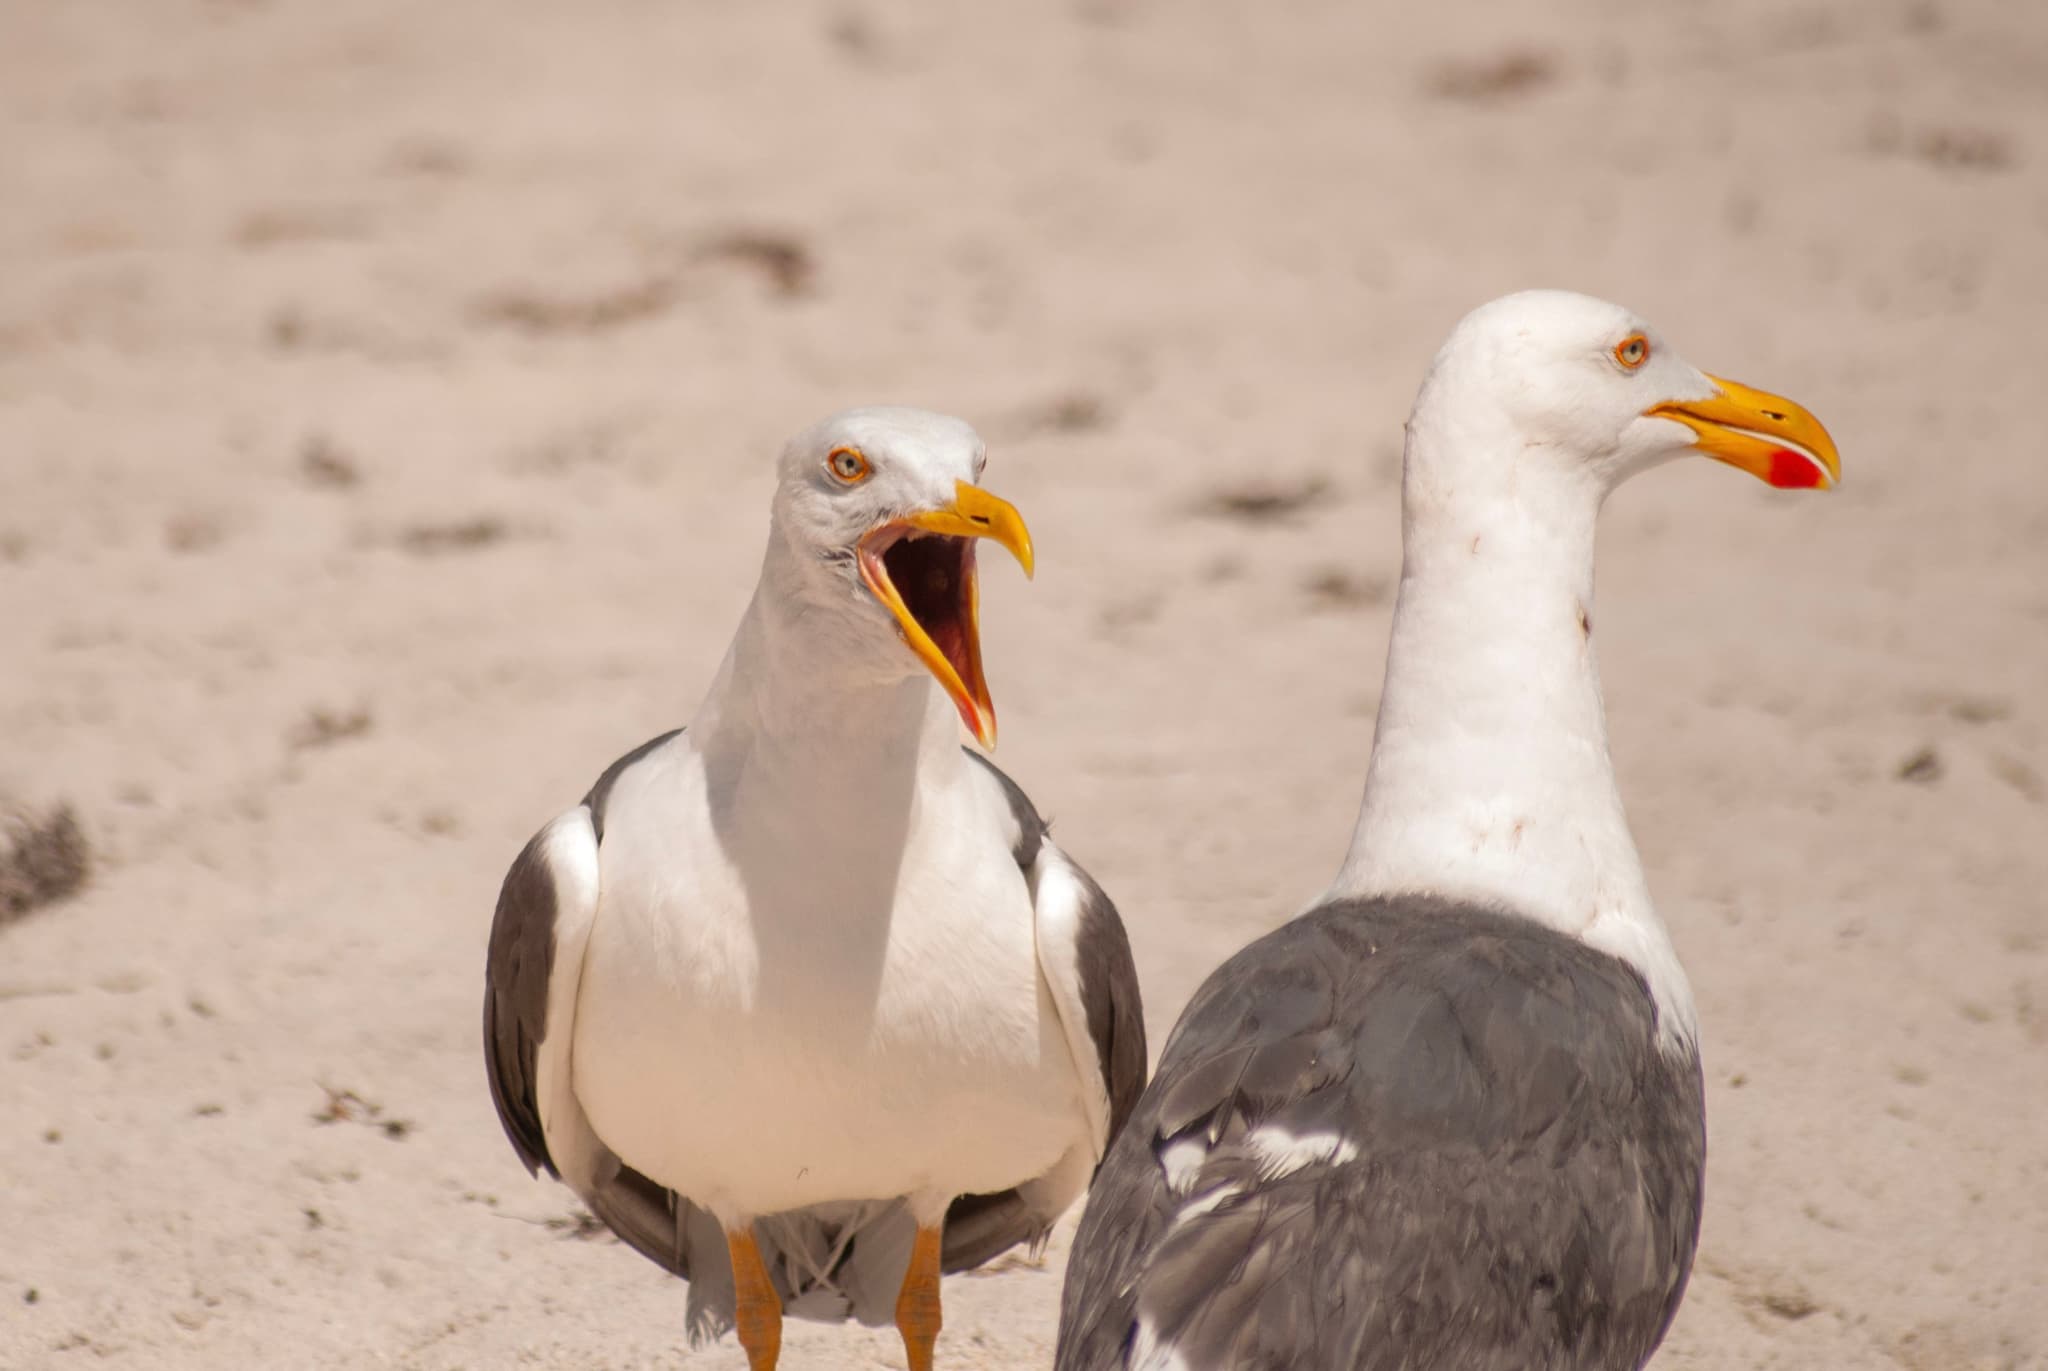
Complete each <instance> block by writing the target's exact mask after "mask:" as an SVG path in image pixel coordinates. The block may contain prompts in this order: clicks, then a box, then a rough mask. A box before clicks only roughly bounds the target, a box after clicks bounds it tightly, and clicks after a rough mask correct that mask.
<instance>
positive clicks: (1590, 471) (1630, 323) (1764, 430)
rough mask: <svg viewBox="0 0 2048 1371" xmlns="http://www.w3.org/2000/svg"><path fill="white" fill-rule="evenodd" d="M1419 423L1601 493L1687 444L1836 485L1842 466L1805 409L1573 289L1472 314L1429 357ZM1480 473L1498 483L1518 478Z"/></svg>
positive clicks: (1785, 478)
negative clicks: (1696, 361)
mask: <svg viewBox="0 0 2048 1371" xmlns="http://www.w3.org/2000/svg"><path fill="white" fill-rule="evenodd" d="M1409 425H1410V431H1411V434H1416V435H1417V436H1421V435H1423V434H1429V433H1431V432H1433V431H1434V430H1438V429H1449V430H1451V432H1449V433H1448V434H1446V435H1445V436H1447V437H1449V438H1450V439H1451V441H1449V442H1445V443H1440V444H1429V445H1427V446H1428V447H1430V448H1431V449H1433V451H1432V453H1431V455H1432V456H1435V455H1436V454H1437V453H1438V452H1441V453H1445V454H1449V453H1465V454H1471V455H1474V456H1481V455H1483V456H1484V457H1485V458H1486V459H1488V460H1492V461H1498V460H1501V459H1503V458H1507V457H1509V456H1510V455H1511V456H1512V460H1513V461H1514V462H1515V463H1516V466H1517V469H1518V472H1520V473H1527V474H1536V473H1554V474H1557V475H1559V476H1561V477H1563V478H1564V479H1565V480H1566V481H1568V482H1570V483H1573V484H1584V485H1585V486H1587V487H1588V488H1590V489H1591V490H1592V491H1593V492H1595V503H1596V504H1597V501H1598V497H1599V496H1604V495H1605V494H1606V493H1607V492H1608V491H1609V490H1612V489H1613V488H1614V487H1615V486H1616V485H1619V484H1620V483H1621V482H1622V481H1624V480H1627V479H1628V478H1629V477H1630V476H1633V475H1635V474H1636V473H1637V472H1639V471H1643V470H1646V469H1647V468H1649V467H1652V466H1655V465H1657V464H1658V463H1660V462H1664V461H1668V460H1670V459H1671V458H1674V457H1679V456H1683V455H1685V454H1686V453H1689V452H1704V453H1706V454H1707V455H1708V456H1710V457H1715V458H1718V459H1719V460H1721V461H1723V462H1727V463H1729V464H1730V465H1732V466H1735V467H1739V468H1741V469H1742V470H1744V471H1747V472H1749V473H1750V474H1751V475H1753V476H1756V477H1758V478H1759V479H1761V480H1763V481H1765V482H1768V483H1769V484H1771V485H1774V486H1779V487H1785V488H1813V487H1819V488H1823V489H1825V488H1826V487H1828V486H1831V485H1833V484H1834V483H1835V482H1836V481H1837V480H1838V479H1839V478H1840V475H1841V466H1840V461H1839V459H1838V457H1837V455H1836V452H1835V445H1834V442H1833V441H1832V440H1831V439H1830V438H1829V437H1828V434H1827V431H1826V430H1825V429H1823V428H1822V427H1821V426H1820V423H1819V422H1818V421H1817V420H1815V419H1814V417H1813V416H1812V415H1811V414H1808V413H1807V412H1806V411H1805V410H1804V409H1802V408H1800V407H1799V406H1798V405H1796V404H1793V403H1792V402H1791V401H1789V400H1784V399H1781V398H1779V397H1777V396H1775V395H1769V394H1766V393H1764V392H1762V391H1757V390H1751V389H1750V388H1749V387H1747V386H1743V385H1739V384H1737V383H1735V382H1733V381H1726V380H1722V379H1721V378H1719V377H1715V376H1709V375H1707V374H1706V373H1705V372H1703V371H1700V370H1699V369H1698V368H1696V367H1694V366H1693V365H1692V364H1691V363H1689V362H1687V361H1686V360H1685V359H1684V358H1683V357H1681V356H1679V355H1678V352H1677V350H1676V349H1674V348H1672V347H1671V346H1670V345H1669V344H1668V343H1666V342H1665V341H1664V339H1663V337H1662V336H1661V335H1659V334H1658V332H1657V331H1656V330H1655V329H1653V328H1651V327H1650V325H1649V324H1648V323H1646V322H1644V321H1643V320H1642V319H1640V318H1638V317H1637V316H1636V315H1635V314H1633V313H1631V312H1630V311H1628V310H1626V309H1623V308H1622V307H1621V306H1619V305H1613V304H1609V303H1607V302H1606V301H1604V300H1596V299H1593V298H1592V297H1591V296H1586V295H1575V294H1573V293H1571V292H1569V291H1560V290H1531V291H1523V292H1521V293H1519V294H1515V295H1507V296H1503V297H1501V298H1500V299H1498V300H1494V301H1492V302H1490V303H1488V304H1485V305H1481V306H1480V307H1479V308H1478V309H1475V310H1473V311H1472V312H1471V313H1470V314H1468V315H1466V316H1465V318H1464V319H1463V321H1461V322H1460V323H1459V324H1458V326H1457V327H1456V328H1455V329H1453V330H1452V331H1451V336H1450V338H1449V339H1448V340H1446V341H1445V343H1444V345H1443V348H1442V349H1441V350H1440V351H1439V352H1438V353H1437V355H1436V360H1435V361H1434V362H1433V363H1432V364H1431V366H1430V370H1429V375H1428V377H1427V378H1426V379H1425V380H1424V381H1423V385H1422V390H1421V393H1420V394H1419V395H1418V396H1417V397H1416V400H1415V410H1414V413H1413V415H1412V416H1411V418H1410V421H1409ZM1418 431H1419V432H1418ZM1503 446H1511V447H1512V448H1513V449H1514V451H1513V452H1512V454H1509V453H1504V452H1503V451H1502V448H1503ZM1413 460H1414V450H1413V448H1412V447H1411V463H1412V462H1413ZM1415 474H1416V473H1414V472H1412V471H1411V473H1410V475H1411V478H1412V477H1413V476H1414V475H1415ZM1435 474H1436V475H1438V476H1440V477H1442V478H1447V479H1449V480H1452V481H1456V480H1458V479H1459V478H1460V477H1461V476H1464V475H1466V473H1459V472H1455V471H1450V470H1443V471H1440V472H1438V473H1435ZM1469 474H1470V475H1471V476H1472V477H1473V478H1475V479H1477V480H1478V481H1479V482H1480V483H1481V484H1482V485H1488V486H1497V485H1499V484H1500V483H1501V482H1502V481H1503V480H1504V479H1507V478H1504V477H1503V476H1502V475H1500V474H1499V473H1497V472H1487V473H1480V472H1473V473H1469Z"/></svg>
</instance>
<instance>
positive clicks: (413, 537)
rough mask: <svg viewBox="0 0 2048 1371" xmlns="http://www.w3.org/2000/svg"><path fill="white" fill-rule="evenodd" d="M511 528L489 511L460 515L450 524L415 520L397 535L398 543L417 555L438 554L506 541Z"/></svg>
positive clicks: (469, 549)
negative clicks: (473, 514) (473, 515)
mask: <svg viewBox="0 0 2048 1371" xmlns="http://www.w3.org/2000/svg"><path fill="white" fill-rule="evenodd" d="M510 531H511V530H509V529H508V528H506V526H505V521H504V520H503V519H500V518H498V517H496V516H495V515H490V514H481V515H478V516H477V517H476V518H474V519H460V520H457V521H455V522H454V523H447V524H414V525H412V526H411V527H410V528H407V529H405V530H404V531H403V532H401V533H400V534H399V535H398V545H399V546H400V547H401V548H403V549H405V550H406V551H407V552H410V553H412V554H413V555H414V556H415V557H435V556H439V555H441V554H442V553H447V552H469V551H472V550H473V549H476V548H480V547H489V546H490V545H491V544H492V543H498V542H503V541H504V540H505V537H506V535H507V534H508V533H510Z"/></svg>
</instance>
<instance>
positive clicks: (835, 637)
mask: <svg viewBox="0 0 2048 1371" xmlns="http://www.w3.org/2000/svg"><path fill="white" fill-rule="evenodd" d="M800 558H801V554H800V553H798V552H796V551H794V550H793V549H791V548H790V547H789V546H788V545H787V544H785V543H784V542H783V540H782V538H781V537H780V535H779V533H778V534H776V535H773V536H771V538H770V541H769V550H768V555H767V558H766V560H765V562H764V564H763V567H762V571H761V583H760V585H759V586H758V587H757V588H756V590H755V592H754V598H753V600H752V602H751V603H749V604H748V606H747V611H746V613H745V615H743V616H742V618H741V620H740V626H739V630H738V632H737V633H735V634H734V635H733V641H732V646H731V647H730V648H729V649H728V650H727V652H726V657H725V661H724V663H723V664H722V665H721V666H720V667H719V670H718V675H717V676H716V678H715V679H714V680H713V681H712V683H711V687H710V689H709V691H708V692H707V693H706V695H705V698H704V702H703V703H702V704H701V705H700V706H699V707H698V709H697V711H696V713H695V714H693V715H692V716H691V722H690V734H691V737H692V739H693V740H694V742H695V744H696V747H697V749H698V751H699V752H700V754H701V755H702V756H703V757H704V761H705V766H706V774H707V779H708V781H709V784H710V785H711V786H712V787H713V789H714V791H715V792H716V793H715V794H714V795H713V797H712V798H713V811H714V812H715V813H718V814H721V815H723V816H725V819H726V822H728V823H729V824H730V825H732V829H731V831H729V832H728V833H727V834H726V837H727V839H728V841H729V842H732V843H734V844H736V845H737V847H738V848H739V849H740V850H742V851H743V852H746V853H750V854H752V855H754V856H758V857H760V858H762V859H764V860H766V861H769V862H771V863H772V862H773V861H776V860H783V861H786V860H787V854H789V853H794V852H800V853H804V854H807V855H806V861H805V865H806V866H809V867H813V868H815V869H816V870H817V871H821V872H822V871H831V872H833V873H834V879H835V880H838V881H839V882H841V883H842V884H844V885H851V884H853V883H855V882H857V881H858V879H859V878H860V877H861V876H862V875H865V876H866V877H868V878H869V879H871V880H872V881H874V882H877V883H880V884H884V885H890V886H893V883H894V880H895V875H896V872H895V863H896V861H897V860H898V859H899V858H900V856H901V852H902V846H903V844H902V836H903V834H904V832H905V831H906V830H907V829H908V827H909V825H910V822H911V818H912V813H913V810H914V808H915V805H916V803H917V788H918V785H919V782H920V780H921V779H929V778H930V777H932V776H934V775H942V774H946V769H947V768H950V767H954V766H957V765H959V763H960V760H961V754H960V733H959V724H958V721H957V719H956V717H955V715H954V712H953V708H952V705H951V704H950V702H949V701H948V700H947V699H946V697H945V695H944V693H943V692H942V691H940V690H939V689H938V688H937V686H936V684H935V683H934V682H933V681H932V679H931V677H930V675H929V674H928V673H927V672H925V671H924V669H923V668H922V667H921V666H919V664H918V663H917V661H916V659H915V658H913V657H912V656H911V655H910V654H909V653H908V652H907V651H905V650H904V649H903V647H902V646H901V644H899V643H897V642H895V641H893V640H892V639H891V638H890V636H889V634H890V630H889V629H888V628H887V627H886V620H885V619H883V618H882V617H881V613H882V612H881V611H880V607H879V606H876V607H875V611H876V612H875V615H874V617H873V618H872V619H868V618H863V617H862V616H863V614H864V613H865V610H866V607H865V606H863V605H859V604H857V603H856V602H854V601H853V600H852V596H854V595H857V594H858V593H859V592H858V591H850V590H847V589H845V588H842V587H839V586H836V585H834V584H832V582H831V580H830V579H829V573H827V572H825V570H824V569H823V568H820V567H817V566H811V565H806V564H804V563H803V562H802V561H801V560H800ZM736 855H738V854H736ZM870 868H872V870H870ZM881 907H882V908H883V909H884V910H886V908H887V903H886V901H885V902H883V904H882V906H881Z"/></svg>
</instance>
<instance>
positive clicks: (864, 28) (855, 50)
mask: <svg viewBox="0 0 2048 1371" xmlns="http://www.w3.org/2000/svg"><path fill="white" fill-rule="evenodd" d="M825 36H826V37H828V38H830V39H831V40H832V42H833V45H834V46H836V47H838V48H839V49H840V50H841V51H842V52H845V53H847V54H849V55H851V56H854V57H873V56H874V55H875V49H876V46H877V44H876V39H875V26H874V24H873V23H871V22H870V21H869V19H868V17H867V16H866V15H865V14H862V13H861V12H860V11H859V10H855V9H844V10H841V11H839V13H837V14H835V15H833V16H832V18H831V20H830V21H829V22H828V23H827V24H826V25H825Z"/></svg>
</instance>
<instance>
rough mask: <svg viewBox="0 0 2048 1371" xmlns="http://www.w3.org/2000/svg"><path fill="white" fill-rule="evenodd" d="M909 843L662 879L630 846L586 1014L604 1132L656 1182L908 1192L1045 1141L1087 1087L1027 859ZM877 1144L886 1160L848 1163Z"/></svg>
mask: <svg viewBox="0 0 2048 1371" xmlns="http://www.w3.org/2000/svg"><path fill="white" fill-rule="evenodd" d="M903 851H904V853H905V857H906V860H905V861H904V862H903V863H902V864H901V867H900V869H899V870H898V871H897V872H893V873H890V874H889V876H887V877H886V878H884V877H883V876H881V875H879V874H878V873H877V872H876V871H874V870H873V869H872V868H864V867H862V866H860V865H858V864H857V863H856V864H850V865H843V866H837V867H834V866H831V865H825V866H821V867H816V868H800V867H798V866H796V865H794V863H796V862H797V861H798V860H799V859H798V858H797V857H796V856H794V855H792V856H791V857H790V859H789V863H790V864H785V865H779V866H769V867H765V868H763V867H759V866H754V865H750V864H748V863H744V862H741V863H736V862H733V861H731V860H730V859H729V858H728V857H724V856H721V855H720V854H719V853H715V852H701V853H698V854H696V856H697V857H698V860H696V861H694V862H692V863H690V864H689V869H690V870H691V872H692V873H693V874H691V875H690V876H689V877H688V878H687V880H682V879H679V878H677V877H675V876H673V875H671V876H670V877H669V878H668V879H667V880H666V881H665V882H658V881H652V880H649V879H647V878H646V877H645V876H644V875H641V874H640V872H641V870H642V869H643V868H642V866H641V864H638V863H636V862H635V861H633V860H630V859H629V858H630V855H631V854H630V853H629V852H627V851H621V853H620V854H619V858H620V860H619V863H618V870H617V874H615V873H614V869H613V867H611V866H609V865H608V866H607V868H606V871H605V886H604V891H603V896H602V900H601V903H600V910H599V916H598V919H597V921H596V924H595V926H594V927H593V929H592V933H591V939H590V944H589V950H588V953H587V956H586V959H585V964H584V971H583V984H582V987H581V993H580V994H579V997H578V1001H579V1003H578V1011H577V1024H576V1044H575V1052H576V1068H575V1069H576V1081H577V1084H576V1089H577V1093H578V1095H579V1096H580V1097H581V1098H582V1100H583V1103H584V1106H585V1108H586V1110H587V1112H588V1113H589V1115H590V1118H591V1121H592V1123H593V1124H594V1125H595V1126H596V1127H597V1130H598V1132H599V1134H600V1136H602V1137H604V1138H605V1139H606V1141H607V1142H608V1143H609V1144H610V1145H611V1146H612V1147H613V1148H614V1150H616V1151H618V1152H619V1153H620V1155H621V1156H625V1157H627V1158H629V1159H631V1160H634V1162H635V1164H636V1165H638V1166H640V1167H641V1169H643V1170H646V1171H648V1172H649V1174H653V1175H656V1176H658V1177H660V1178H661V1179H663V1180H664V1181H665V1182H666V1183H668V1184H671V1185H676V1186H679V1187H681V1186H691V1185H694V1186H697V1187H699V1188H700V1189H707V1188H711V1187H717V1186H727V1187H729V1188H730V1191H731V1193H732V1194H733V1195H735V1196H736V1197H737V1199H736V1201H735V1202H736V1203H741V1204H744V1205H747V1206H749V1207H754V1208H757V1209H758V1208H764V1207H765V1208H767V1209H771V1210H772V1209H774V1208H778V1207H786V1206H789V1205H795V1204H799V1203H808V1202H813V1201H815V1200H818V1199H824V1198H832V1197H834V1196H840V1197H844V1196H845V1195H846V1194H882V1195H887V1194H895V1193H905V1192H907V1191H909V1190H912V1189H915V1188H917V1186H918V1185H920V1184H923V1183H924V1181H923V1180H922V1179H920V1178H924V1177H929V1176H934V1175H939V1174H940V1173H943V1172H945V1170H946V1168H947V1167H948V1166H949V1165H953V1164H954V1163H951V1162H949V1161H948V1160H947V1159H948V1158H949V1157H956V1156H975V1157H986V1158H989V1159H990V1160H991V1161H994V1162H1000V1163H1002V1164H1004V1165H1008V1166H1012V1167H1019V1166H1021V1167H1027V1168H1028V1167H1037V1168H1040V1169H1042V1168H1043V1167H1044V1166H1046V1165H1050V1163H1051V1162H1052V1161H1053V1160H1054V1159H1056V1158H1057V1157H1058V1156H1059V1154H1060V1152H1061V1151H1062V1150H1063V1149H1064V1148H1065V1147H1066V1146H1068V1145H1070V1141H1069V1139H1068V1138H1067V1134H1068V1133H1070V1132H1072V1131H1073V1125H1072V1123H1071V1121H1070V1120H1069V1119H1068V1118H1067V1116H1068V1115H1069V1114H1074V1115H1075V1116H1076V1117H1078V1113H1077V1110H1078V1105H1076V1104H1075V1103H1074V1100H1076V1099H1077V1098H1078V1097H1077V1096H1076V1095H1075V1093H1074V1092H1075V1090H1076V1085H1075V1082H1074V1073H1073V1068H1072V1065H1071V1060H1070V1057H1069V1054H1068V1053H1067V1050H1066V1047H1065V1040H1064V1037H1063V1036H1062V1034H1061V1030H1060V1027H1059V1024H1058V1019H1057V1015H1056V1011H1055V1010H1054V1009H1053V1007H1052V1003H1051V999H1050V996H1049V994H1048V992H1047V991H1046V989H1045V987H1044V983H1043V979H1042V977H1041V975H1040V973H1039V969H1038V959H1037V953H1036V944H1035V929H1034V914H1033V910H1032V906H1031V902H1030V898H1029V893H1028V891H1027V889H1026V887H1025V884H1024V881H1023V878H1022V875H1021V873H1020V872H1019V871H1018V869H1017V867H1016V865H1015V863H1014V862H1012V861H1011V860H1009V854H1008V853H1007V852H1004V851H1002V850H1001V849H997V850H996V851H995V852H994V854H993V858H994V859H993V860H989V859H986V858H984V859H981V860H972V859H970V858H969V854H966V853H962V852H959V851H957V850H956V849H955V848H954V847H953V846H952V845H950V844H945V843H934V842H926V841H921V840H920V839H919V837H918V835H916V834H909V835H906V842H905V843H904V847H903ZM646 869H652V864H646ZM663 869H665V870H667V871H669V872H671V873H673V872H676V871H678V870H681V869H683V864H681V863H678V862H676V861H675V860H673V858H671V860H669V861H668V862H667V863H666V864H665V866H664V868H663ZM984 1135H986V1136H984ZM836 1138H859V1139H868V1140H871V1141H872V1142H874V1143H876V1144H877V1146H876V1147H874V1148H873V1149H872V1150H858V1149H857V1150H852V1151H849V1150H844V1149H832V1148H826V1147H824V1146H823V1144H824V1142H825V1141H826V1140H828V1139H836ZM991 1138H993V1139H996V1140H997V1141H999V1142H1000V1143H1001V1145H1002V1146H1003V1147H1004V1148H1014V1149H1017V1150H1018V1151H1019V1152H1020V1154H1022V1155H1020V1156H1019V1157H1017V1158H1009V1157H1006V1156H1004V1155H1002V1154H1001V1153H999V1152H991V1150H990V1139H991ZM877 1156H889V1157H893V1158H894V1160H893V1161H891V1162H890V1163H889V1166H888V1167H887V1168H883V1169H882V1171H876V1172H875V1174H872V1175H870V1174H868V1173H867V1172H865V1171H861V1170H860V1169H859V1166H857V1165H856V1163H858V1164H859V1165H860V1166H869V1168H870V1170H873V1169H874V1166H877V1165H879V1163H874V1162H873V1159H874V1158H875V1157H877ZM734 1158H745V1159H747V1160H746V1163H745V1165H744V1166H739V1164H738V1163H736V1162H735V1161H734V1160H733V1159H734ZM734 1167H737V1168H738V1169H737V1170H732V1169H731V1168H734ZM849 1167H852V1168H854V1169H853V1170H851V1171H848V1170H847V1168H849ZM898 1170H900V1171H902V1173H903V1174H902V1175H900V1176H899V1175H897V1174H896V1173H897V1171H898ZM883 1171H886V1172H887V1174H883ZM756 1172H758V1173H759V1174H758V1175H757V1174H755V1173H756ZM1028 1174H1033V1173H1032V1171H1030V1170H1028V1169H1026V1170H1016V1171H1014V1172H1013V1174H1012V1175H1011V1180H1010V1181H1005V1182H1004V1183H1005V1184H1008V1183H1013V1181H1014V1179H1015V1177H1016V1176H1019V1175H1028ZM963 1188H972V1186H971V1185H963ZM685 1193H690V1192H689V1191H688V1190H687V1189H686V1190H685ZM707 1193H710V1191H709V1190H708V1189H707Z"/></svg>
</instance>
